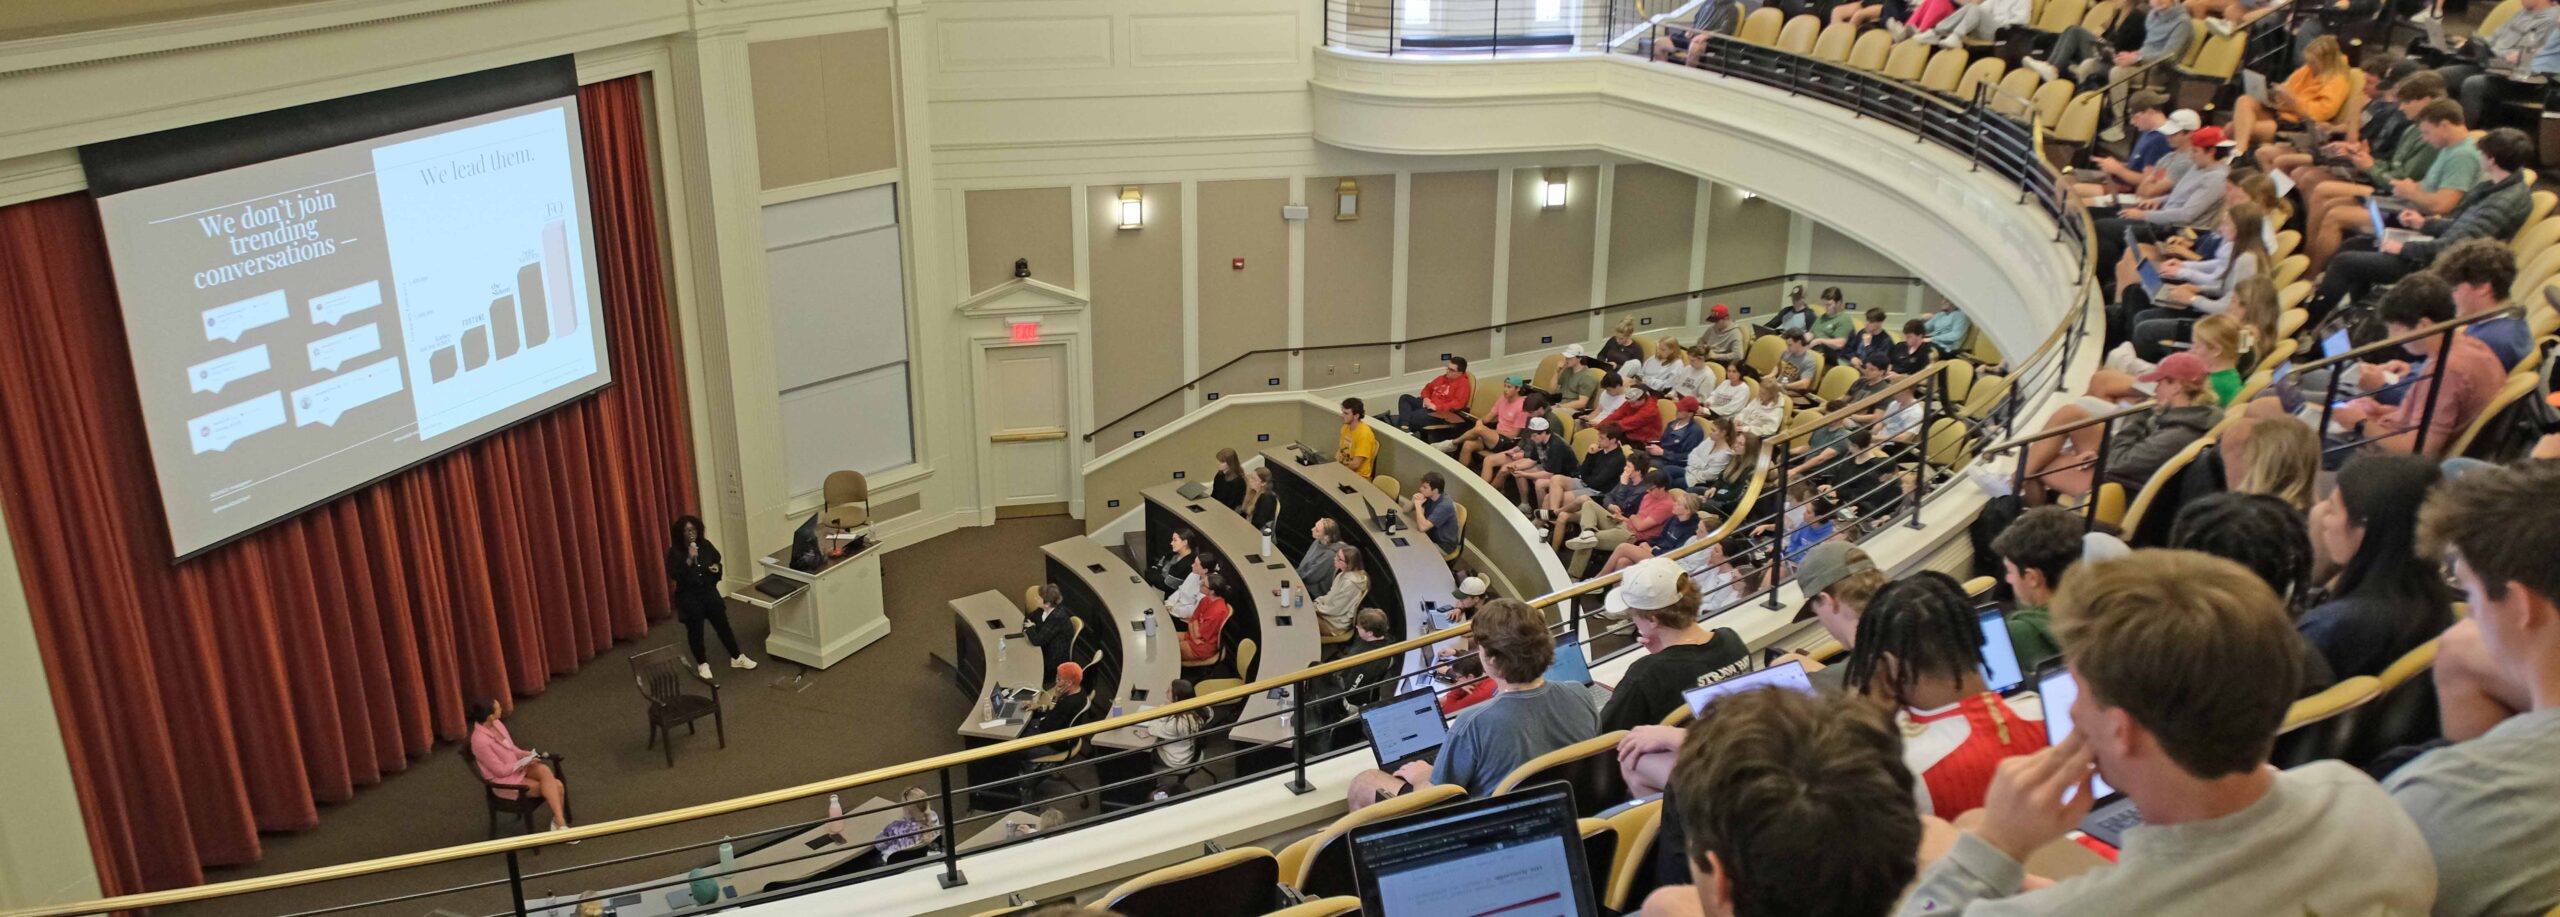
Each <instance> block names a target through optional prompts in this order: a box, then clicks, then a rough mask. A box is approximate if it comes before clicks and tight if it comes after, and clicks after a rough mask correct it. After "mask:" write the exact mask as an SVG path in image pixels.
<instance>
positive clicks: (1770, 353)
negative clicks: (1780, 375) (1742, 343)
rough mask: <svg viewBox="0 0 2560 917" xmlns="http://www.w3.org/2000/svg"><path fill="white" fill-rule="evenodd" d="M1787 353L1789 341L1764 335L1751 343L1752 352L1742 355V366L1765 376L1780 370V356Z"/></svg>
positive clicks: (1772, 335)
mask: <svg viewBox="0 0 2560 917" xmlns="http://www.w3.org/2000/svg"><path fill="white" fill-rule="evenodd" d="M1785 352H1787V339H1786V338H1783V337H1779V336H1777V335H1774V334H1764V335H1761V336H1760V337H1758V338H1755V339H1753V340H1752V342H1751V350H1750V352H1748V353H1745V354H1743V355H1742V365H1744V366H1748V367H1751V369H1752V371H1753V372H1757V373H1759V374H1761V375H1763V376H1766V375H1768V374H1769V373H1770V372H1771V371H1773V370H1776V369H1777V368H1778V355H1779V354H1782V353H1785Z"/></svg>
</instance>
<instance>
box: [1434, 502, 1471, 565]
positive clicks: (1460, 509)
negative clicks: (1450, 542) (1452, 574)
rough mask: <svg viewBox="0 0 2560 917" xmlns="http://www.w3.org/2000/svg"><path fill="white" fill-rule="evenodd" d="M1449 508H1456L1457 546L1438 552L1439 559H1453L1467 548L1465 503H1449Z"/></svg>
mask: <svg viewBox="0 0 2560 917" xmlns="http://www.w3.org/2000/svg"><path fill="white" fill-rule="evenodd" d="M1449 508H1450V509H1453V510H1456V511H1457V513H1458V546H1457V547H1454V548H1450V549H1449V550H1446V551H1442V552H1440V559H1441V560H1450V561H1454V560H1457V559H1458V555H1459V554H1460V553H1461V552H1464V551H1465V550H1466V549H1467V505H1466V504H1464V503H1451V504H1450V505H1449Z"/></svg>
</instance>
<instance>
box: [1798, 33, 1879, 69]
mask: <svg viewBox="0 0 2560 917" xmlns="http://www.w3.org/2000/svg"><path fill="white" fill-rule="evenodd" d="M1819 43H1820V42H1818V41H1817V42H1816V44H1819ZM1890 53H1893V36H1892V35H1891V34H1889V33H1887V32H1886V31H1885V30H1883V29H1868V30H1866V31H1864V32H1860V33H1858V40H1857V42H1856V43H1854V44H1852V45H1850V46H1849V66H1852V67H1856V68H1858V69H1860V70H1865V71H1869V72H1874V71H1877V70H1882V69H1884V57H1885V55H1887V54H1890Z"/></svg>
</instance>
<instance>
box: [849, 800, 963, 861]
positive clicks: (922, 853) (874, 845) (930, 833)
mask: <svg viewBox="0 0 2560 917" xmlns="http://www.w3.org/2000/svg"><path fill="white" fill-rule="evenodd" d="M929 798H931V796H930V794H928V793H926V792H925V791H924V788H923V787H920V786H911V787H908V788H906V790H904V791H903V792H900V793H899V794H898V801H900V802H903V803H905V804H906V805H905V806H904V807H903V808H902V809H901V811H899V813H898V817H897V818H894V819H891V820H890V821H889V823H888V824H886V825H882V826H880V833H879V834H877V835H874V836H873V837H872V838H871V849H870V850H867V851H864V852H863V854H862V855H861V856H858V857H855V858H853V863H852V865H853V871H855V872H860V871H862V870H865V869H876V868H879V867H882V866H887V865H890V864H893V863H905V862H909V861H913V860H921V859H924V858H925V857H926V856H927V855H929V854H931V853H933V848H934V847H935V846H937V845H938V844H939V843H940V841H941V840H942V813H940V812H936V811H934V809H933V807H932V806H929V805H926V804H925V801H926V800H927V799H929Z"/></svg>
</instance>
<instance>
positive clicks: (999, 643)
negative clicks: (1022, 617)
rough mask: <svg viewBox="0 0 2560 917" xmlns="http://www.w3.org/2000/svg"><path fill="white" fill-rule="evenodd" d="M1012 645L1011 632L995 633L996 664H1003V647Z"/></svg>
mask: <svg viewBox="0 0 2560 917" xmlns="http://www.w3.org/2000/svg"><path fill="white" fill-rule="evenodd" d="M1012 645H1013V635H1012V634H997V635H996V664H997V665H1003V664H1004V651H1005V648H1006V647H1009V646H1012Z"/></svg>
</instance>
